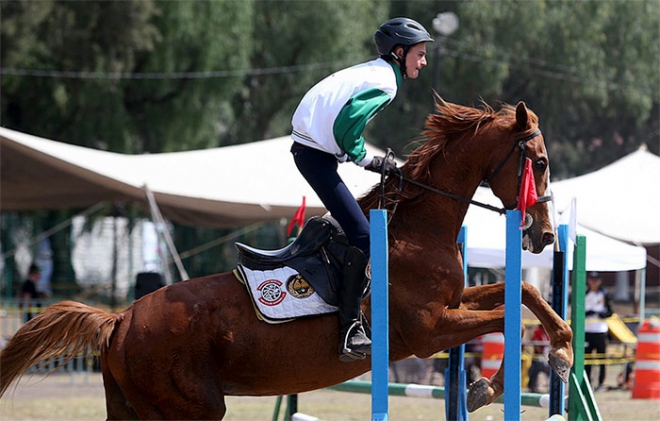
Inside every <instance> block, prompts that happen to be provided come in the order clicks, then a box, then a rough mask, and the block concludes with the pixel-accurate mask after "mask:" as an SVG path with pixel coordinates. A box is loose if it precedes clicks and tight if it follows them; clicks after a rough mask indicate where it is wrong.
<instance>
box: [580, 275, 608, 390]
mask: <svg viewBox="0 0 660 421" xmlns="http://www.w3.org/2000/svg"><path fill="white" fill-rule="evenodd" d="M602 281H603V280H602V279H601V276H600V273H598V272H589V273H588V275H587V296H586V298H585V301H584V309H585V311H586V313H585V315H586V320H585V325H584V332H585V337H584V339H585V340H584V355H585V357H586V358H589V355H590V354H591V353H592V352H593V351H596V354H597V357H596V358H599V359H605V357H606V350H607V333H608V331H609V327H608V326H607V322H606V321H605V319H606V318H608V317H610V316H611V315H612V313H613V312H612V304H611V302H610V297H609V296H608V294H607V291H605V289H604V288H603V287H602V286H601V284H602ZM599 365H600V373H599V375H598V386H596V387H595V388H594V391H595V392H598V391H600V390H603V386H604V383H605V374H606V372H605V364H599ZM584 371H585V372H586V374H587V378H588V379H589V382H591V364H585V366H584ZM591 384H593V383H591Z"/></svg>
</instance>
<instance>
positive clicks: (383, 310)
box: [369, 209, 390, 421]
mask: <svg viewBox="0 0 660 421" xmlns="http://www.w3.org/2000/svg"><path fill="white" fill-rule="evenodd" d="M369 221H370V226H371V228H370V230H371V340H372V354H371V378H372V389H371V419H372V421H387V420H388V411H389V409H388V381H389V376H388V374H389V355H390V348H389V347H390V343H389V324H390V323H389V301H388V300H389V293H388V284H389V277H388V267H389V253H388V243H387V211H385V210H382V209H372V210H370V211H369Z"/></svg>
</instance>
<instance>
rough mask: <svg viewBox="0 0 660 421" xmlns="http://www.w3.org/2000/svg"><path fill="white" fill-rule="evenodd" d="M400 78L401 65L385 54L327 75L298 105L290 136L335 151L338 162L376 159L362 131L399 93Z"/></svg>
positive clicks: (329, 151)
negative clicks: (386, 57)
mask: <svg viewBox="0 0 660 421" xmlns="http://www.w3.org/2000/svg"><path fill="white" fill-rule="evenodd" d="M402 80H403V79H402V77H401V70H400V69H399V67H398V66H397V65H396V64H395V63H390V62H387V61H385V60H383V59H381V58H378V59H376V60H373V61H369V62H367V63H363V64H358V65H356V66H353V67H349V68H347V69H344V70H340V71H338V72H336V73H334V74H332V75H330V76H328V77H326V78H325V79H323V80H322V81H320V82H319V83H317V84H316V85H314V86H313V87H312V88H311V89H310V90H309V91H308V92H307V93H306V94H305V96H304V97H303V99H302V101H301V102H300V104H299V105H298V108H297V109H296V112H295V113H294V114H293V119H292V120H291V123H292V125H293V133H292V134H291V137H292V138H293V140H294V141H296V142H298V143H301V144H303V145H307V146H309V147H311V148H315V149H319V150H322V151H325V152H328V153H331V154H333V155H335V156H336V157H337V159H338V160H339V161H340V162H344V161H347V160H350V161H353V162H355V163H356V164H358V165H360V166H362V167H364V166H366V165H368V164H369V163H370V162H371V160H372V159H373V157H372V156H367V150H366V148H365V145H364V142H365V141H364V137H363V136H362V132H363V131H364V128H365V126H366V125H367V123H368V122H369V121H370V120H371V119H372V118H373V117H374V116H375V115H376V114H378V112H379V111H381V110H382V109H383V108H385V107H386V106H387V105H388V104H389V103H390V102H392V100H393V99H394V97H396V93H397V89H398V88H399V86H401V82H402Z"/></svg>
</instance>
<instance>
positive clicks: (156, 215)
mask: <svg viewBox="0 0 660 421" xmlns="http://www.w3.org/2000/svg"><path fill="white" fill-rule="evenodd" d="M143 188H144V192H145V193H146V195H147V200H148V201H149V209H150V210H151V217H152V218H153V219H154V220H155V221H156V222H157V223H159V224H165V219H163V215H162V214H161V213H160V209H159V208H158V203H156V198H154V195H153V193H152V192H151V190H149V187H148V186H147V185H146V184H145V185H144V187H143ZM156 231H158V232H159V230H156ZM162 234H163V237H164V238H165V243H167V248H168V249H170V253H171V254H172V258H173V259H174V264H175V265H176V268H177V269H178V270H179V276H180V277H181V280H182V281H187V280H188V279H190V276H188V272H186V268H184V267H183V262H181V258H180V257H179V253H178V252H177V251H176V247H175V246H174V241H172V236H171V235H170V232H169V231H168V230H166V229H165V230H163V231H162Z"/></svg>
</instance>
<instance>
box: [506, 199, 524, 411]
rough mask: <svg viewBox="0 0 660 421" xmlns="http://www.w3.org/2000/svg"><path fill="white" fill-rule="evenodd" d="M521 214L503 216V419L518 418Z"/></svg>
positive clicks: (517, 212) (520, 321)
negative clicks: (504, 253) (504, 229)
mask: <svg viewBox="0 0 660 421" xmlns="http://www.w3.org/2000/svg"><path fill="white" fill-rule="evenodd" d="M520 222H521V213H520V211H507V213H506V270H505V278H506V279H505V282H506V283H505V286H504V337H505V338H506V339H505V341H504V390H505V393H504V419H505V420H507V421H508V420H518V419H520V403H521V402H520V401H521V398H520V378H521V377H520V357H521V355H520V354H521V350H520V347H521V341H522V339H521V333H522V305H521V302H522V232H521V230H520Z"/></svg>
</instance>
